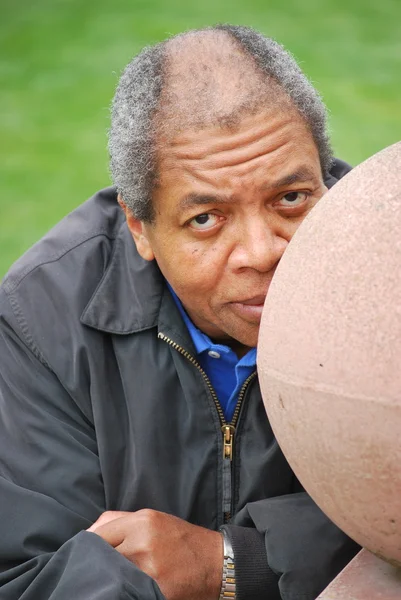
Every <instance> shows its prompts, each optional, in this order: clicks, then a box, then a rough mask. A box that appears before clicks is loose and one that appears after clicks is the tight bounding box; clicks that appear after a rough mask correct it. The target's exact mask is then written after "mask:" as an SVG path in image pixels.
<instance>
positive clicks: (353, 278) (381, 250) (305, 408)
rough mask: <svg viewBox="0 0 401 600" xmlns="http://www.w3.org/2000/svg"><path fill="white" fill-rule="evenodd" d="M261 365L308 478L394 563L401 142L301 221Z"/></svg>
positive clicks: (266, 328)
mask: <svg viewBox="0 0 401 600" xmlns="http://www.w3.org/2000/svg"><path fill="white" fill-rule="evenodd" d="M258 369H259V376H260V382H261V388H262V394H263V398H264V402H265V406H266V410H267V413H268V416H269V419H270V422H271V424H272V427H273V430H274V432H275V434H276V436H277V439H278V442H279V444H280V445H281V447H282V449H283V451H284V453H285V455H286V456H287V458H288V460H289V462H290V464H291V465H292V467H293V469H294V471H295V473H296V474H297V475H298V477H299V479H300V480H301V482H302V483H303V485H304V486H305V489H306V490H307V491H308V492H309V493H310V495H311V496H312V497H313V498H314V499H315V501H316V502H317V503H318V504H319V506H320V507H321V508H322V509H323V510H324V512H326V514H327V515H328V516H329V517H330V518H331V519H332V520H333V521H335V522H336V523H337V524H338V525H339V526H340V527H341V528H342V529H343V530H344V531H346V532H347V533H348V534H349V535H350V536H351V537H352V538H354V539H355V540H357V541H358V542H359V543H360V544H361V545H362V546H365V547H367V548H368V549H370V550H372V551H373V552H375V553H377V554H378V555H379V556H382V557H385V558H386V559H387V560H391V561H393V562H394V563H398V564H401V143H398V144H395V145H393V146H391V147H389V148H386V149H385V150H383V151H382V152H380V153H378V154H376V155H375V156H373V157H372V158H370V159H369V160H367V161H366V162H364V163H362V164H361V165H359V166H358V167H357V168H356V169H354V170H353V171H352V172H351V173H350V174H348V175H347V176H346V177H345V178H344V179H342V180H341V181H340V182H339V183H338V184H337V185H336V186H335V187H334V188H333V189H332V190H330V192H329V193H328V194H327V195H325V196H324V198H323V199H322V200H321V201H320V202H319V204H318V205H317V206H316V207H315V208H314V209H313V211H312V212H311V214H310V215H308V217H307V218H306V219H305V221H304V222H303V223H302V225H301V227H300V228H299V230H298V231H297V233H296V235H295V236H294V238H293V240H292V242H291V243H290V245H289V247H288V249H287V251H286V252H285V255H284V257H283V258H282V260H281V262H280V264H279V266H278V268H277V271H276V274H275V276H274V279H273V282H272V284H271V287H270V290H269V294H268V298H267V301H266V304H265V308H264V312H263V318H262V324H261V330H260V338H259V345H258ZM400 598H401V596H400Z"/></svg>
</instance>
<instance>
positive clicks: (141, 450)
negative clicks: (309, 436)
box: [0, 26, 356, 600]
mask: <svg viewBox="0 0 401 600" xmlns="http://www.w3.org/2000/svg"><path fill="white" fill-rule="evenodd" d="M109 148H110V154H111V170H112V175H113V179H114V183H115V185H116V189H115V188H110V189H107V190H104V191H102V192H100V193H98V194H96V195H95V196H94V197H93V198H92V199H90V200H89V201H88V202H87V203H85V204H84V205H83V206H81V207H80V208H78V209H77V210H76V211H74V212H73V213H72V214H71V215H69V216H68V217H66V219H64V220H63V221H62V222H61V223H60V224H59V225H58V226H57V227H56V228H55V229H54V230H53V231H52V232H50V233H49V234H48V235H47V236H46V237H45V238H44V239H43V240H42V241H40V242H39V243H38V244H37V245H36V246H34V247H33V249H32V250H31V251H30V252H28V253H27V254H26V255H25V256H24V257H23V258H22V259H21V260H20V261H19V262H18V263H17V264H16V265H15V266H14V267H13V268H12V269H11V271H10V273H9V274H8V275H7V276H6V278H5V280H4V282H3V285H2V288H1V298H0V307H1V342H0V344H1V345H0V356H1V375H0V390H1V392H0V393H1V404H0V416H1V421H0V422H1V425H0V427H1V430H0V450H1V452H0V455H1V459H0V460H1V474H2V479H1V506H2V525H1V528H2V532H1V537H0V540H1V542H0V552H1V558H0V561H1V569H2V573H1V574H0V585H1V586H2V587H1V594H0V596H1V598H2V599H7V600H8V599H10V600H11V599H13V600H15V599H16V598H21V599H22V598H23V599H24V600H33V599H35V600H37V599H42V598H51V599H52V600H66V599H71V598H74V599H75V600H77V599H85V600H87V599H89V598H94V599H96V600H102V599H103V598H104V599H107V600H111V599H124V600H125V599H128V598H138V599H141V600H147V599H154V598H162V594H163V595H164V596H165V597H166V598H167V599H168V600H188V599H189V598H191V599H193V600H197V599H199V600H201V599H202V600H208V599H210V600H212V599H216V600H217V598H219V597H220V598H233V597H237V598H238V599H243V598H246V599H247V600H252V599H262V598H263V599H264V598H266V599H269V600H270V599H271V600H274V599H277V598H280V597H281V598H284V599H285V600H294V599H299V600H300V599H302V600H307V599H308V600H309V599H310V600H312V599H313V598H315V596H316V595H317V594H318V593H319V591H320V590H321V589H322V588H323V587H324V586H325V585H326V584H328V583H329V581H330V580H331V579H332V578H333V577H334V576H335V575H336V574H337V572H338V571H339V570H340V569H341V568H342V567H343V566H344V565H345V564H346V563H347V561H348V560H349V559H350V558H351V557H352V555H353V553H354V552H355V550H356V547H355V545H354V544H353V543H352V542H350V541H349V540H348V539H347V538H346V536H345V535H344V534H342V533H341V532H340V531H339V530H338V529H337V528H336V527H335V526H334V525H333V524H332V523H330V522H329V520H328V519H327V518H326V517H325V516H324V515H323V514H322V513H321V512H320V510H319V509H318V508H317V507H316V506H315V504H314V503H313V502H312V501H311V500H310V498H309V497H308V496H307V495H306V494H305V493H304V492H303V490H302V488H301V486H300V484H299V483H298V481H297V480H296V478H295V476H294V474H293V473H292V471H291V469H290V467H289V465H288V464H287V462H286V460H285V458H284V457H283V455H282V453H281V451H280V449H279V447H278V446H277V443H276V441H275V439H274V436H273V434H272V431H271V429H270V426H269V423H268V421H267V419H266V416H265V414H264V410H263V405H262V401H261V397H260V391H259V386H258V382H257V376H256V371H255V358H256V344H257V337H258V330H259V323H260V317H261V311H262V307H263V303H264V300H265V297H266V294H267V293H268V288H269V284H270V282H271V279H272V277H273V274H274V271H275V268H276V266H277V264H278V262H279V260H280V258H281V256H282V254H283V252H284V250H285V248H286V246H287V244H288V242H289V241H290V239H291V237H292V235H293V234H294V232H295V231H296V229H297V227H298V226H299V224H300V223H301V221H302V220H303V219H304V217H305V216H306V215H307V214H308V213H309V211H310V210H311V209H312V208H313V206H314V205H315V204H316V202H318V200H319V199H320V198H321V196H322V195H323V194H324V192H325V190H326V186H330V185H332V184H333V183H334V182H335V181H336V179H337V178H338V177H340V176H341V175H342V174H344V173H345V172H346V170H347V168H346V167H345V166H344V165H341V164H340V163H335V164H333V163H332V159H331V151H330V147H329V143H328V140H327V136H326V131H325V111H324V107H323V105H322V103H321V100H320V99H319V97H318V95H317V93H316V91H315V90H314V89H313V88H312V86H311V85H310V84H309V83H308V81H307V80H306V78H305V77H304V75H303V74H302V73H301V72H300V70H299V68H298V67H297V66H296V64H295V63H294V61H293V60H292V58H291V57H290V56H289V55H288V54H287V53H285V51H284V50H283V49H282V48H281V47H280V46H278V45H277V44H276V43H274V42H273V41H271V40H269V39H266V38H264V37H263V36H262V35H260V34H258V33H256V32H254V31H253V30H251V29H248V28H243V27H230V26H218V27H214V28H210V29H205V30H202V31H197V32H189V33H187V34H184V35H181V36H177V37H175V38H172V39H171V40H169V41H167V42H164V43H161V44H158V45H156V46H154V47H153V48H149V49H145V50H144V51H143V52H142V53H141V54H140V55H139V56H138V57H136V58H135V59H134V60H133V61H132V62H131V63H130V65H128V67H127V69H126V70H125V72H124V73H123V75H122V77H121V80H120V83H119V86H118V89H117V92H116V95H115V98H114V103H113V111H112V125H111V132H110V144H109ZM330 169H331V172H330ZM116 190H117V191H116ZM117 194H118V196H117ZM117 201H118V203H119V204H120V206H121V208H122V210H120V208H119V207H118V204H117ZM283 302H288V310H289V311H290V310H291V299H290V298H283ZM289 360H291V358H290V357H289ZM300 426H302V424H300Z"/></svg>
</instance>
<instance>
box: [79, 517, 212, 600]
mask: <svg viewBox="0 0 401 600" xmlns="http://www.w3.org/2000/svg"><path fill="white" fill-rule="evenodd" d="M88 531H91V532H93V533H96V534H97V535H99V536H100V537H101V538H103V539H104V540H105V541H106V542H108V543H109V544H110V545H111V546H113V548H115V549H116V550H117V551H118V552H120V553H121V554H123V555H124V556H125V557H126V558H128V560H130V561H131V562H133V563H135V564H136V565H137V566H138V567H139V568H140V569H141V570H142V571H144V572H145V573H147V574H148V575H149V576H150V577H152V578H153V579H154V580H155V581H156V582H157V584H158V586H159V588H160V590H161V592H162V593H163V595H164V596H165V597H166V599H167V600H188V598H191V600H217V599H218V597H219V593H220V588H221V576H222V571H223V540H222V535H221V534H220V533H218V532H216V531H210V530H209V529H205V528H203V527H198V526H197V525H191V524H190V523H188V522H187V521H183V520H182V519H179V518H177V517H173V516H172V515H168V514H166V513H162V512H158V511H156V510H150V509H144V510H138V511H137V512H117V511H114V512H113V511H109V512H106V513H103V514H102V515H101V516H100V517H99V519H98V520H97V521H96V523H94V524H93V525H92V527H90V528H89V529H88Z"/></svg>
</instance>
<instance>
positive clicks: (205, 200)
mask: <svg viewBox="0 0 401 600" xmlns="http://www.w3.org/2000/svg"><path fill="white" fill-rule="evenodd" d="M311 180H312V181H316V175H315V173H314V172H313V171H312V170H311V169H310V168H309V167H306V166H302V167H300V168H298V169H297V170H296V171H294V172H293V173H289V174H288V175H284V177H281V178H280V179H278V180H277V181H275V182H273V183H266V184H264V185H262V187H261V188H260V189H261V191H266V190H270V189H279V188H283V187H286V186H288V185H292V184H294V183H305V182H307V181H311ZM234 199H235V198H234V196H226V195H223V194H220V195H219V194H216V195H214V194H196V193H195V192H193V193H190V194H187V195H186V196H184V198H182V199H181V200H180V202H179V204H178V209H179V210H180V211H183V210H185V209H188V208H191V207H193V206H206V205H208V204H228V203H230V202H232V201H233V200H234Z"/></svg>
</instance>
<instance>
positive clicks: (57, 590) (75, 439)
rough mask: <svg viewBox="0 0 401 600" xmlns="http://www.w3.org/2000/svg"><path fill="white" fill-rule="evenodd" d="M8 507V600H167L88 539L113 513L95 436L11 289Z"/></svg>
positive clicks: (4, 552) (6, 348)
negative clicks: (21, 313) (46, 358)
mask: <svg viewBox="0 0 401 600" xmlns="http://www.w3.org/2000/svg"><path fill="white" fill-rule="evenodd" d="M54 352H57V348H54ZM0 506H1V519H0V597H1V599H2V600H18V599H19V598H23V599H24V600H39V599H40V600H46V599H47V598H51V599H52V600H71V599H72V598H73V599H74V600H92V599H93V600H95V599H96V600H132V599H140V600H160V599H162V598H163V596H162V595H161V593H160V591H159V589H158V587H157V585H156V583H155V582H154V581H153V580H152V579H151V578H150V577H148V576H147V575H145V573H143V572H141V571H140V570H139V569H138V568H137V567H135V565H133V564H132V563H131V562H129V561H128V560H127V559H126V558H125V557H123V556H122V555H121V554H119V553H118V552H117V551H116V550H114V549H113V548H112V547H111V546H109V545H108V544H107V543H106V542H104V541H103V540H102V539H101V538H100V537H99V536H97V535H95V534H93V533H89V532H87V531H85V530H86V528H87V527H89V525H90V524H92V522H93V521H95V520H96V518H97V517H98V516H99V514H100V513H102V512H103V511H104V509H105V508H104V507H105V499H104V493H103V486H102V477H101V469H100V465H99V458H98V455H97V446H96V438H95V432H94V428H93V426H92V424H91V422H90V419H88V418H87V416H85V415H84V414H82V412H81V410H80V409H79V407H78V406H77V405H76V404H75V402H74V400H73V399H72V398H71V397H70V395H69V394H68V393H67V391H66V390H65V389H64V388H63V386H62V385H61V383H60V382H59V381H58V380H57V378H56V377H55V375H54V373H52V371H51V370H50V369H49V368H48V367H47V365H46V364H45V362H44V361H43V360H42V359H41V356H40V353H39V351H38V350H37V349H36V348H35V347H34V346H33V343H32V341H31V340H30V339H29V333H28V329H27V328H26V327H25V326H24V324H23V323H21V320H19V318H18V313H17V312H16V311H15V310H14V312H13V311H12V310H11V308H10V305H9V302H8V298H7V297H6V296H5V294H4V290H2V289H0Z"/></svg>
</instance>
